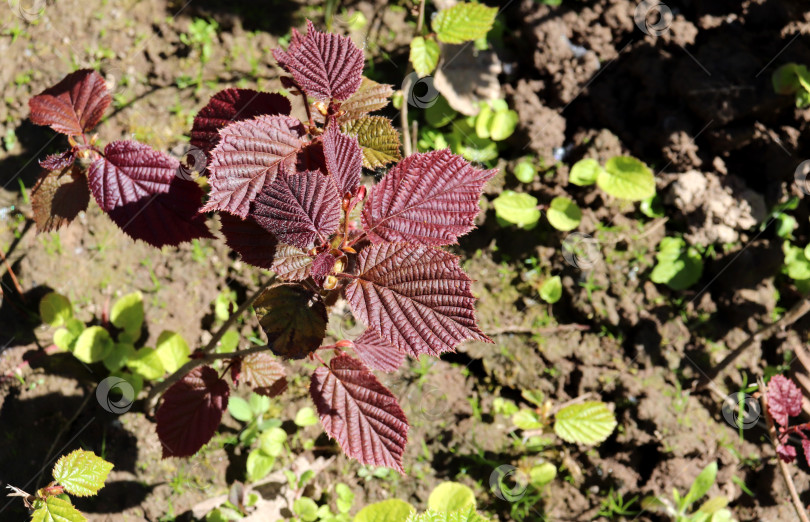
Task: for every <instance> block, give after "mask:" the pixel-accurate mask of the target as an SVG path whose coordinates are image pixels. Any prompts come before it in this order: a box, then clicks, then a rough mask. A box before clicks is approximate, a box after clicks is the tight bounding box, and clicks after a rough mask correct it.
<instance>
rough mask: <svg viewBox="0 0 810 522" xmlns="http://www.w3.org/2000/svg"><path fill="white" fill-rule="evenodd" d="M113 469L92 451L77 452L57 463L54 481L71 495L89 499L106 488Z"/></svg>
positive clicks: (63, 457)
mask: <svg viewBox="0 0 810 522" xmlns="http://www.w3.org/2000/svg"><path fill="white" fill-rule="evenodd" d="M112 469H113V465H112V464H111V463H110V462H107V461H106V460H104V459H102V458H101V457H98V456H96V455H95V454H94V453H93V452H92V451H85V450H75V451H72V452H71V453H68V454H67V455H64V456H62V457H61V458H60V459H59V460H58V461H56V465H54V467H53V479H54V480H55V481H56V482H57V483H58V484H59V485H60V486H62V487H64V488H65V491H67V492H68V493H70V494H71V495H75V496H77V497H88V496H90V495H95V494H96V493H98V490H99V489H101V488H103V487H104V481H105V480H107V475H109V473H110V471H111V470H112Z"/></svg>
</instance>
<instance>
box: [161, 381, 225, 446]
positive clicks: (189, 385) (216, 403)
mask: <svg viewBox="0 0 810 522" xmlns="http://www.w3.org/2000/svg"><path fill="white" fill-rule="evenodd" d="M229 395H230V388H229V387H228V383H227V382H225V381H224V380H223V379H220V378H219V376H218V375H217V372H216V370H214V369H213V368H211V367H210V366H199V367H197V368H195V369H193V370H192V371H191V372H189V373H188V374H187V375H186V376H185V377H183V379H181V380H180V381H178V382H177V383H175V384H174V385H173V386H172V387H171V388H169V389H168V390H166V393H165V394H163V401H162V403H161V404H160V407H159V408H158V410H157V413H156V419H157V434H158V437H159V438H160V442H161V443H162V444H163V458H164V459H165V458H168V457H190V456H192V455H194V454H195V453H197V451H199V449H200V448H202V447H203V446H204V445H205V443H206V442H208V441H209V440H211V437H213V436H214V433H216V431H217V427H218V426H219V422H220V420H222V412H223V411H224V410H225V408H226V407H227V406H228V396H229Z"/></svg>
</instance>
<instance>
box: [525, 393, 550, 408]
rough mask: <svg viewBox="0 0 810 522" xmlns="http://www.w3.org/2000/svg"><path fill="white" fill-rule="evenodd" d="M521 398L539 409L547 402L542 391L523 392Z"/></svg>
mask: <svg viewBox="0 0 810 522" xmlns="http://www.w3.org/2000/svg"><path fill="white" fill-rule="evenodd" d="M520 396H521V397H523V398H524V399H525V400H527V401H528V402H530V403H532V404H534V405H535V406H537V407H538V408H542V407H543V403H544V402H545V400H546V394H545V393H543V391H542V390H521V391H520Z"/></svg>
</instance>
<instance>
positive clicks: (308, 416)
mask: <svg viewBox="0 0 810 522" xmlns="http://www.w3.org/2000/svg"><path fill="white" fill-rule="evenodd" d="M315 424H318V416H317V415H315V410H313V409H312V408H310V407H309V406H304V407H303V408H301V409H300V410H298V413H296V414H295V425H296V426H300V427H301V428H305V427H307V426H314V425H315Z"/></svg>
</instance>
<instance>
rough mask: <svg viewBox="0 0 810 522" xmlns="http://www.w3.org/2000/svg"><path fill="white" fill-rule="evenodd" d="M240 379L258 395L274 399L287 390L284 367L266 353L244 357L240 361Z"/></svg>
mask: <svg viewBox="0 0 810 522" xmlns="http://www.w3.org/2000/svg"><path fill="white" fill-rule="evenodd" d="M241 378H242V379H244V381H245V382H247V383H248V384H250V385H251V387H252V388H253V391H254V392H256V393H258V394H259V395H266V396H268V397H275V396H277V395H281V394H282V393H284V390H286V389H287V378H286V377H285V376H284V367H283V366H282V365H281V364H280V363H279V362H278V361H276V360H275V359H274V358H273V356H272V355H270V354H269V353H267V352H258V353H254V354H251V355H248V356H247V357H245V358H244V360H243V361H242V374H241Z"/></svg>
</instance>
